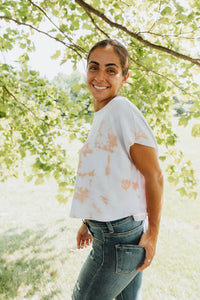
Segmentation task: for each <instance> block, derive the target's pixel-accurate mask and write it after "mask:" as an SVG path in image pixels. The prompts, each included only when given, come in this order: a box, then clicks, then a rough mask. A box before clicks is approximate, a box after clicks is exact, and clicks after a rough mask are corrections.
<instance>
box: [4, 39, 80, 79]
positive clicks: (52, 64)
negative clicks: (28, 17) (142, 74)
mask: <svg viewBox="0 0 200 300" xmlns="http://www.w3.org/2000/svg"><path fill="white" fill-rule="evenodd" d="M33 41H34V44H35V51H34V52H31V53H28V55H29V57H30V61H29V62H28V64H29V66H30V68H31V69H33V70H36V71H39V72H40V74H41V75H42V76H46V77H47V78H48V79H50V80H51V79H53V78H54V76H56V75H57V74H58V73H59V72H61V73H65V74H67V75H69V74H71V73H72V72H73V68H72V63H71V62H66V63H64V64H63V65H60V59H59V58H58V59H56V60H55V59H52V58H51V56H52V55H53V54H55V52H56V50H58V49H61V50H63V47H64V46H63V47H62V46H60V45H59V43H58V42H56V41H55V40H53V39H50V38H48V37H46V36H44V35H42V36H40V34H38V33H35V34H34V35H33ZM22 53H24V50H21V49H19V48H18V47H17V46H15V47H14V49H13V50H12V51H9V52H6V53H4V54H3V57H0V60H2V58H3V60H4V62H5V63H8V64H12V65H17V61H16V60H17V58H18V57H19V56H20V55H21V54H22ZM78 70H79V71H80V72H82V73H84V72H85V66H84V62H83V61H82V62H80V63H79V64H78Z"/></svg>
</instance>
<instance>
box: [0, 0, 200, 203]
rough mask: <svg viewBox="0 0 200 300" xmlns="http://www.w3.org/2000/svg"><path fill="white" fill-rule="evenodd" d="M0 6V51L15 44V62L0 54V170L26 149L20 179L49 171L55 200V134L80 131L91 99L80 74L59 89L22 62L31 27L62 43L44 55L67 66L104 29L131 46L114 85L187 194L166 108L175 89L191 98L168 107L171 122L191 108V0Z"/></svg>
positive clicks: (61, 175) (63, 160)
mask: <svg viewBox="0 0 200 300" xmlns="http://www.w3.org/2000/svg"><path fill="white" fill-rule="evenodd" d="M0 8H1V13H0V19H1V22H2V34H1V38H0V47H1V52H2V53H4V54H3V55H4V56H6V53H7V52H8V51H9V50H11V49H14V47H15V46H16V45H18V46H19V47H20V48H21V50H22V55H21V56H20V57H19V58H18V61H19V69H15V68H13V67H12V66H11V65H9V64H7V63H5V62H4V63H1V66H0V74H1V77H0V87H1V90H0V99H1V102H0V118H1V125H0V132H1V142H0V143H1V144H0V146H1V150H0V153H1V158H0V164H1V169H0V175H1V178H3V179H6V178H7V177H8V176H11V175H14V176H17V173H16V168H15V167H16V165H18V164H19V162H20V160H21V159H23V158H24V157H25V156H26V154H27V153H30V154H31V155H34V157H35V163H34V164H33V170H32V173H31V175H30V174H25V176H26V177H27V179H28V180H31V179H32V178H36V181H35V182H36V184H39V183H42V182H43V180H44V178H45V176H48V175H53V176H54V177H55V178H56V179H57V181H58V184H59V187H60V191H61V192H63V194H62V195H60V196H59V200H60V201H65V195H64V194H65V190H66V188H67V187H68V188H71V187H72V186H73V182H74V172H73V170H72V169H71V167H70V165H69V164H68V160H67V149H65V148H64V146H63V145H62V143H60V142H59V141H58V137H59V136H62V137H63V138H67V137H69V138H70V139H73V138H79V139H81V141H84V140H85V138H86V136H87V130H88V126H85V124H87V123H90V122H91V120H92V114H91V98H90V96H89V94H88V91H87V90H86V88H85V84H84V83H83V82H80V84H79V83H76V84H75V85H74V86H73V87H72V88H69V89H68V91H67V90H64V91H63V90H61V89H60V87H59V86H57V87H55V86H54V85H53V84H52V83H50V82H48V81H47V80H45V79H42V78H40V76H39V74H38V73H37V72H35V71H33V70H30V69H29V68H28V67H27V65H28V60H29V56H28V54H29V52H31V51H33V49H34V45H33V43H32V40H31V37H32V35H33V34H34V32H39V33H40V34H41V35H45V36H48V37H49V38H50V39H54V40H55V43H57V44H58V45H59V44H61V45H64V46H65V47H64V50H60V49H58V50H57V51H56V53H55V55H54V56H53V58H55V59H57V58H58V57H60V58H61V59H62V63H64V62H65V61H67V60H71V61H72V62H73V64H74V68H76V65H77V62H78V61H79V60H80V59H85V58H86V54H87V52H88V50H89V48H90V47H91V46H92V45H93V44H94V43H95V42H96V41H98V40H100V39H103V38H106V37H111V38H116V39H118V40H120V41H121V42H122V43H124V44H125V45H126V46H127V48H128V50H129V52H130V55H131V66H130V67H131V69H130V70H131V71H130V79H129V82H128V85H127V86H126V87H125V88H124V89H123V90H122V94H123V95H127V96H128V98H129V99H130V100H131V101H133V102H134V103H135V104H136V105H137V106H138V107H139V109H141V111H142V112H143V113H144V115H145V117H146V118H147V120H148V122H149V123H150V125H151V127H152V128H153V130H154V132H155V134H156V137H157V140H158V143H159V145H163V146H164V147H165V148H166V153H165V154H164V155H162V157H161V160H163V161H164V160H166V161H167V162H168V166H167V171H168V174H169V177H168V180H169V181H170V182H171V183H172V184H174V185H176V186H177V189H178V191H179V192H180V194H181V195H182V196H186V197H189V198H191V197H194V198H195V197H196V193H195V185H196V181H195V177H194V171H193V169H192V164H191V162H190V161H185V159H184V155H183V153H182V152H180V151H177V150H176V143H177V139H178V137H177V135H176V134H175V133H174V132H173V130H172V123H171V116H172V115H173V107H174V97H177V99H179V105H180V107H183V106H184V105H185V104H186V103H188V101H189V102H190V103H191V104H190V105H189V106H187V112H186V113H184V111H183V113H178V118H179V125H181V126H187V125H188V123H189V122H190V121H191V120H192V119H194V118H195V119H197V120H198V119H199V117H200V114H199V111H200V101H199V99H200V92H199V67H200V57H199V52H198V49H199V46H200V45H199V40H200V38H199V33H200V15H199V9H200V4H199V2H198V1H197V0H192V1H190V2H184V3H182V2H180V1H177V0H172V1H170V2H169V1H166V0H163V1H156V0H151V1H147V0H146V1H143V2H138V1H136V0H126V1H120V0H119V1H115V0H109V1H105V0H88V1H87V2H85V1H82V0H75V1H68V0H43V1H35V2H33V1H32V0H26V1H22V0H16V1H14V2H13V1H12V0H5V1H3V2H2V3H1V4H0ZM47 24H48V25H47ZM44 25H45V26H44ZM44 28H45V29H44ZM179 112H180V110H179ZM199 127H200V125H199V124H195V126H194V128H193V129H192V135H193V136H197V137H198V136H199V135H200V134H199Z"/></svg>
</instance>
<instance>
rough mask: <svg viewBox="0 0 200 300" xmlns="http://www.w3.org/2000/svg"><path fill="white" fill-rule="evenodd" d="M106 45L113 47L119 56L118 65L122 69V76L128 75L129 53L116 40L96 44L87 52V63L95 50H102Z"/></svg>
mask: <svg viewBox="0 0 200 300" xmlns="http://www.w3.org/2000/svg"><path fill="white" fill-rule="evenodd" d="M107 45H110V46H112V47H113V49H114V51H115V53H116V54H117V55H118V56H119V59H120V64H121V67H122V75H123V76H125V75H127V73H128V68H129V53H128V51H127V49H126V48H125V47H124V46H123V45H122V44H121V43H120V42H118V41H117V40H113V39H105V40H102V41H99V42H97V43H96V44H95V45H94V46H93V47H92V48H91V49H90V51H89V53H88V56H87V63H88V62H89V58H90V55H91V53H92V52H93V51H94V50H95V49H97V48H104V47H106V46H107Z"/></svg>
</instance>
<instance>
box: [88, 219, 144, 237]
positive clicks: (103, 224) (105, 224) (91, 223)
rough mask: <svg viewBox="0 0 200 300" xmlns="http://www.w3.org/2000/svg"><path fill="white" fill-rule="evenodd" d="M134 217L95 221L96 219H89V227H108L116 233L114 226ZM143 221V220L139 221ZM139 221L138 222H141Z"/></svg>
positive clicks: (111, 231)
mask: <svg viewBox="0 0 200 300" xmlns="http://www.w3.org/2000/svg"><path fill="white" fill-rule="evenodd" d="M133 219H134V218H133V217H132V216H129V217H125V218H122V219H119V220H114V221H110V222H100V221H94V220H88V225H89V228H90V227H91V228H96V229H98V228H99V229H108V231H109V232H110V233H114V228H115V227H117V226H120V225H122V224H124V223H126V222H128V221H130V220H133ZM139 222H141V221H139ZM139 222H138V223H139Z"/></svg>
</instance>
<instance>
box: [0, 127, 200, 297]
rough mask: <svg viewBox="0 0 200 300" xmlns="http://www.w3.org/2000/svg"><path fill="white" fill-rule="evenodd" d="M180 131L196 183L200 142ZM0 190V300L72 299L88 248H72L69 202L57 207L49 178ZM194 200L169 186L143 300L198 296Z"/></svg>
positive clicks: (199, 237)
mask: <svg viewBox="0 0 200 300" xmlns="http://www.w3.org/2000/svg"><path fill="white" fill-rule="evenodd" d="M179 134H180V135H181V137H182V138H181V141H180V144H179V146H180V147H184V150H185V153H186V156H187V157H188V158H190V157H191V158H192V160H193V161H194V162H195V168H196V171H197V177H198V178H200V176H199V173H200V155H199V152H198V149H199V146H200V140H199V139H198V140H194V139H192V138H191V137H190V136H189V135H188V136H186V134H185V133H184V129H183V130H181V131H180V132H179ZM73 153H74V149H73ZM73 159H74V160H76V157H75V158H73ZM0 191H1V193H0V300H1V299H15V300H22V299H33V300H40V299H41V300H47V299H61V300H62V299H65V300H68V299H71V296H70V295H71V292H72V289H73V286H74V283H75V281H76V278H77V276H78V273H79V270H80V268H81V265H82V263H83V262H84V260H85V258H86V256H87V255H88V252H89V250H90V249H86V250H81V251H80V250H77V249H76V241H75V236H76V231H77V228H78V226H79V224H80V220H74V219H70V218H69V217H68V214H69V208H70V204H71V203H70V200H69V202H68V203H67V204H66V205H64V204H62V205H60V204H58V203H57V201H56V200H55V195H56V192H57V186H56V183H55V182H54V181H53V180H49V181H48V182H47V183H46V184H44V185H43V186H34V185H32V183H25V182H24V181H23V179H22V178H19V179H10V180H8V181H7V182H5V183H0ZM199 200H200V199H197V200H190V199H188V200H181V199H180V198H179V197H178V195H177V194H176V193H175V191H174V189H173V188H172V187H170V186H169V185H168V184H166V187H165V202H164V208H163V217H162V222H161V230H160V235H159V241H158V247H157V255H156V256H155V259H154V261H153V263H152V265H151V267H150V268H149V269H147V270H146V271H145V272H144V283H143V299H144V300H173V299H178V300H186V299H187V300H188V299H190V300H196V299H199V295H200V285H199V274H200V263H199V261H200V253H199V245H200V201H199Z"/></svg>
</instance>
